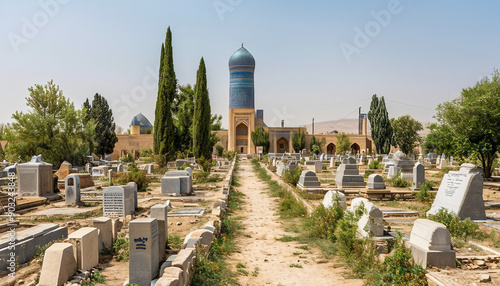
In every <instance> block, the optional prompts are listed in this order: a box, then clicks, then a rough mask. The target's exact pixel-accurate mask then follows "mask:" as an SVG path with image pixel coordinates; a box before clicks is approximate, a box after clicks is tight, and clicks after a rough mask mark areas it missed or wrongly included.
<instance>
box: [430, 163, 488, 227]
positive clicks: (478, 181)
mask: <svg viewBox="0 0 500 286" xmlns="http://www.w3.org/2000/svg"><path fill="white" fill-rule="evenodd" d="M441 208H445V209H447V210H448V211H451V212H453V213H455V214H456V215H458V216H459V217H460V218H461V219H465V218H467V217H469V218H470V219H472V220H485V219H486V212H485V208H484V201H483V177H482V176H481V174H480V173H479V172H478V171H477V168H476V166H474V165H472V164H467V163H466V164H462V166H461V168H460V170H459V171H450V172H449V173H448V174H446V175H444V177H443V180H442V181H441V185H440V186H439V190H438V192H437V195H436V198H435V200H434V203H433V204H432V207H431V209H430V210H429V211H428V212H427V215H436V214H437V213H438V212H439V209H441Z"/></svg>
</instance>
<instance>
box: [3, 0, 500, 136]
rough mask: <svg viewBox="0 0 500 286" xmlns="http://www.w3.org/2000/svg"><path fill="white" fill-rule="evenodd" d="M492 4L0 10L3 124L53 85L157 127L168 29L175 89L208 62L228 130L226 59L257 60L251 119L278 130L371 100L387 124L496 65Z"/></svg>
mask: <svg viewBox="0 0 500 286" xmlns="http://www.w3.org/2000/svg"><path fill="white" fill-rule="evenodd" d="M499 11H500V2H499V1H493V0H491V1H451V0H448V1H416V0H415V1H409V0H401V1H394V0H384V1H292V0H286V1H285V0H282V1H278V0H275V1H269V0H215V1H214V0H204V1H201V0H199V1H125V0H120V1H77V0H73V1H68V0H40V1H19V0H1V1H0V21H1V25H0V35H1V37H0V51H1V53H0V97H1V104H0V122H3V123H7V122H11V120H12V119H11V115H12V113H14V112H15V111H16V110H19V111H26V110H27V107H26V100H25V97H27V96H28V87H30V86H32V85H34V84H45V83H46V82H47V81H49V80H51V79H53V80H54V82H55V83H56V84H58V85H59V86H60V88H61V89H62V90H63V94H64V95H65V96H66V97H68V98H70V100H71V101H73V102H74V103H75V104H76V106H77V107H81V106H82V104H83V102H84V101H85V99H86V98H92V97H93V95H94V94H95V93H100V94H101V95H103V96H104V97H105V98H106V99H107V100H108V102H109V103H110V105H111V107H112V108H113V112H114V115H115V121H116V123H117V124H118V125H120V126H122V127H123V128H124V129H127V128H128V125H129V124H130V121H131V119H132V117H133V116H134V115H136V114H138V113H139V112H141V113H143V114H144V115H146V117H148V118H149V119H150V121H151V122H152V123H153V122H154V110H155V102H156V95H157V80H156V78H157V76H158V63H159V58H160V48H161V44H162V42H163V41H164V39H165V33H166V31H167V27H168V26H170V27H171V29H172V34H173V48H174V66H175V72H176V75H177V78H178V82H179V84H183V85H184V84H187V83H191V84H194V83H195V78H196V70H197V68H198V64H199V60H200V58H201V57H204V59H205V62H206V66H207V77H208V87H209V94H210V100H211V105H212V113H217V114H222V115H223V117H224V120H223V126H224V127H227V114H228V105H229V99H228V93H229V71H228V66H227V65H228V60H229V57H230V56H231V54H232V53H233V52H234V51H236V50H237V49H238V48H239V47H240V45H241V43H244V46H245V47H246V48H247V49H248V50H249V51H250V52H251V53H252V54H253V56H254V57H255V60H256V70H255V107H256V108H257V109H264V120H265V122H266V123H267V124H268V125H270V126H277V125H279V122H280V120H281V119H284V120H285V125H286V126H299V125H304V124H308V123H310V122H311V119H312V118H313V117H314V118H315V121H316V122H320V121H327V120H338V119H343V118H356V116H357V109H358V107H361V108H362V112H368V110H369V107H370V101H371V96H372V95H373V94H375V93H376V94H377V95H379V96H384V97H385V99H386V102H387V108H388V111H389V116H390V117H398V116H401V115H405V114H410V115H411V116H412V117H414V118H415V119H417V120H420V121H422V122H429V121H432V116H433V115H434V113H435V108H436V106H437V105H438V104H439V103H441V102H444V101H448V100H452V99H454V98H456V97H458V96H459V95H460V92H461V90H462V88H466V87H468V86H471V85H473V84H475V82H477V81H478V80H479V79H481V78H482V77H484V76H487V75H490V74H491V73H492V72H493V69H494V68H498V67H499V66H500V17H498V13H499Z"/></svg>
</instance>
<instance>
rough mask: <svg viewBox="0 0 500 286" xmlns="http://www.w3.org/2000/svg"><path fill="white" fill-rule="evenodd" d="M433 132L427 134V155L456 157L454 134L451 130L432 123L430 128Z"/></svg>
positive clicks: (425, 148)
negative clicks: (436, 154) (435, 154)
mask: <svg viewBox="0 0 500 286" xmlns="http://www.w3.org/2000/svg"><path fill="white" fill-rule="evenodd" d="M428 128H429V130H430V131H431V132H430V133H429V134H427V136H426V138H425V140H424V144H423V146H422V147H423V149H424V151H425V152H426V153H432V152H434V153H438V154H445V155H447V156H451V155H454V152H453V149H454V148H453V144H452V141H453V134H452V133H451V130H450V128H449V127H448V126H446V125H440V124H437V123H432V124H430V125H429V126H428Z"/></svg>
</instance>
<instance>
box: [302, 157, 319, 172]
mask: <svg viewBox="0 0 500 286" xmlns="http://www.w3.org/2000/svg"><path fill="white" fill-rule="evenodd" d="M321 162H322V161H315V160H310V161H306V162H305V164H306V168H307V169H308V170H310V171H313V172H314V173H318V172H321V170H322V169H323V164H322V163H321Z"/></svg>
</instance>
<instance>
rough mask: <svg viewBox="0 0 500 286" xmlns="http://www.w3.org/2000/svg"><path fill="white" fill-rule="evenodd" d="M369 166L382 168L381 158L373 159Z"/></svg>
mask: <svg viewBox="0 0 500 286" xmlns="http://www.w3.org/2000/svg"><path fill="white" fill-rule="evenodd" d="M368 168H370V169H372V170H374V169H382V164H381V163H380V161H379V160H373V161H372V162H371V163H370V165H368Z"/></svg>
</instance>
